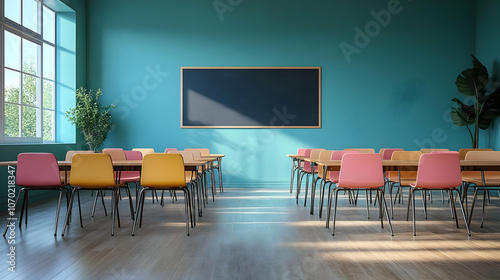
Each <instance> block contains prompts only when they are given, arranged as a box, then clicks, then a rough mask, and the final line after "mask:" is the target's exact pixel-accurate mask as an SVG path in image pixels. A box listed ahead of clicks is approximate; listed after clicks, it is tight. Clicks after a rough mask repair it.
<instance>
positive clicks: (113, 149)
mask: <svg viewBox="0 0 500 280" xmlns="http://www.w3.org/2000/svg"><path fill="white" fill-rule="evenodd" d="M104 151H123V148H104V149H102V152H104Z"/></svg>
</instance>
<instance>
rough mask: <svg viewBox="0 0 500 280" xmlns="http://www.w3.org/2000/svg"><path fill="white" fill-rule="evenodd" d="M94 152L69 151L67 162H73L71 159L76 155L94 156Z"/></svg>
mask: <svg viewBox="0 0 500 280" xmlns="http://www.w3.org/2000/svg"><path fill="white" fill-rule="evenodd" d="M93 153H94V151H89V150H79V151H67V152H66V161H71V158H72V157H73V155H74V154H93Z"/></svg>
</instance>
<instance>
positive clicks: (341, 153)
mask: <svg viewBox="0 0 500 280" xmlns="http://www.w3.org/2000/svg"><path fill="white" fill-rule="evenodd" d="M345 154H360V152H358V151H354V150H347V151H345V150H344V151H333V153H332V156H331V158H330V159H331V160H342V157H343V156H344V155H345Z"/></svg>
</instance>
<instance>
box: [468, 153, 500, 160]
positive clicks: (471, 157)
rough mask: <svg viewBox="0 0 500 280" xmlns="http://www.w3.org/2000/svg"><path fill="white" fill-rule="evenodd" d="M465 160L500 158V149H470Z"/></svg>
mask: <svg viewBox="0 0 500 280" xmlns="http://www.w3.org/2000/svg"><path fill="white" fill-rule="evenodd" d="M465 160H492V161H499V160H500V151H470V152H468V153H467V154H466V155H465Z"/></svg>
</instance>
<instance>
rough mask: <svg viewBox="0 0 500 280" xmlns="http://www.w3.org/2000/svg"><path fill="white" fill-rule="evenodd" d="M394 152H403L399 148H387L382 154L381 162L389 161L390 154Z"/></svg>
mask: <svg viewBox="0 0 500 280" xmlns="http://www.w3.org/2000/svg"><path fill="white" fill-rule="evenodd" d="M395 151H404V149H401V148H388V149H384V152H383V153H382V159H383V160H389V159H391V156H392V153H394V152H395Z"/></svg>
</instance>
